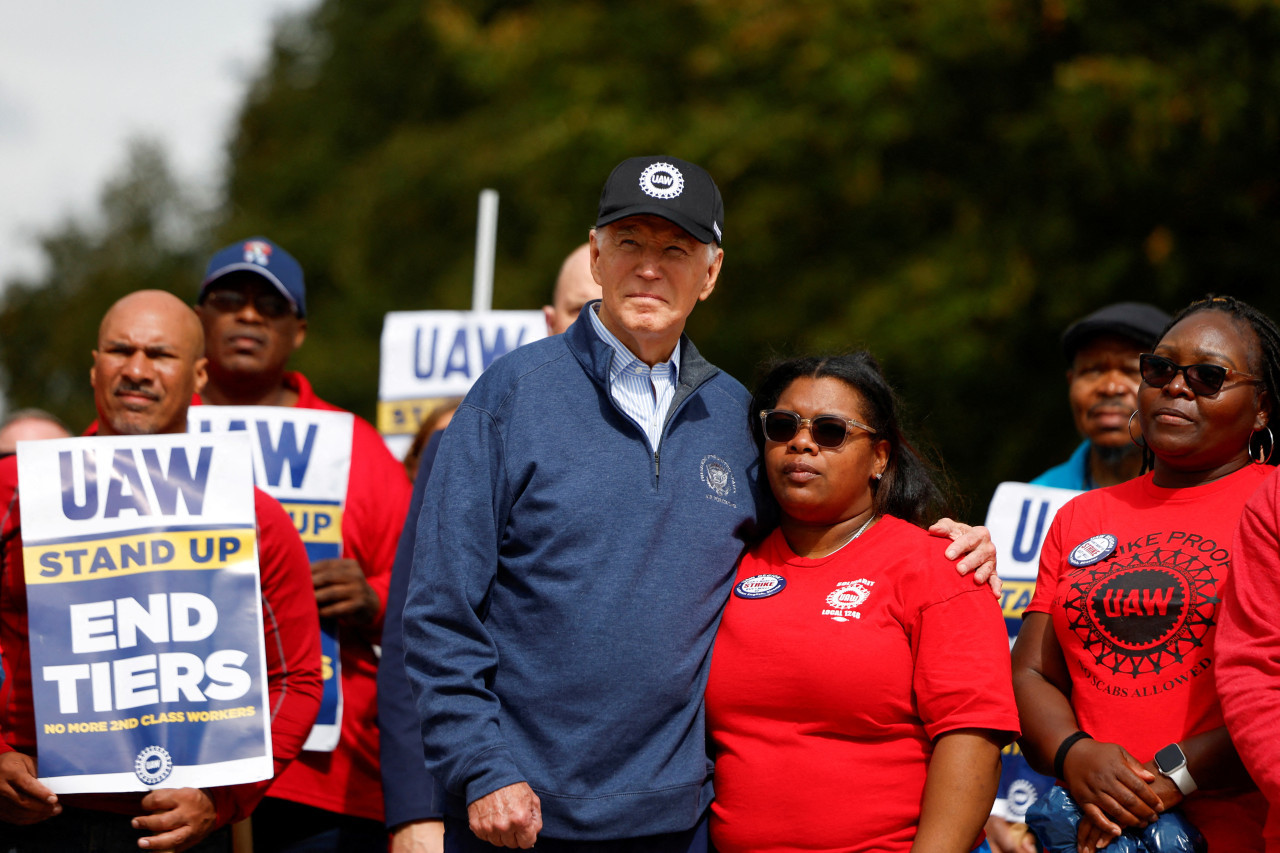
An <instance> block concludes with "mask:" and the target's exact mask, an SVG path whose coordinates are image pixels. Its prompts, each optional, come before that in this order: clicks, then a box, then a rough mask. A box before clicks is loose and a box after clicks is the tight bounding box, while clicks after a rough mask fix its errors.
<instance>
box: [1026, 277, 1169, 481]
mask: <svg viewBox="0 0 1280 853" xmlns="http://www.w3.org/2000/svg"><path fill="white" fill-rule="evenodd" d="M1169 319H1170V318H1169V315H1168V314H1166V313H1165V312H1163V311H1161V310H1160V309H1159V308H1157V307H1155V306H1154V305H1147V304H1145V303H1142V302H1118V303H1116V304H1114V305H1107V306H1106V307H1104V308H1099V309H1098V310H1097V311H1094V312H1093V313H1092V314H1090V315H1089V316H1087V317H1084V318H1083V319H1080V320H1077V321H1076V322H1075V323H1072V324H1071V325H1070V326H1068V327H1067V330H1066V331H1065V332H1063V334H1062V352H1063V355H1065V356H1066V359H1067V365H1068V367H1067V399H1068V401H1069V402H1070V404H1071V415H1072V417H1073V418H1075V422H1076V430H1077V431H1078V432H1079V433H1080V435H1081V437H1082V438H1083V439H1084V441H1083V442H1081V444H1080V446H1079V447H1077V448H1076V450H1075V452H1074V453H1073V454H1071V458H1070V459H1068V460H1067V461H1066V462H1064V463H1062V464H1061V465H1057V466H1055V467H1053V468H1050V469H1049V470H1048V471H1045V472H1044V473H1043V474H1041V475H1040V476H1039V477H1036V478H1035V479H1034V480H1032V481H1031V482H1032V483H1034V484H1035V485H1038V486H1057V487H1058V488H1060V489H1077V490H1079V491H1087V490H1089V489H1095V488H1099V487H1101V486H1114V485H1115V484H1116V483H1123V482H1125V481H1127V480H1131V479H1133V478H1134V477H1136V476H1138V469H1139V468H1140V467H1141V465H1142V453H1141V451H1140V449H1139V448H1138V446H1137V445H1136V444H1134V443H1133V441H1132V440H1131V438H1130V435H1129V418H1130V417H1131V416H1132V415H1133V412H1134V411H1135V410H1136V409H1137V407H1138V383H1139V382H1140V381H1141V376H1140V375H1139V374H1138V355H1139V354H1140V353H1144V352H1150V351H1151V348H1152V347H1154V346H1155V345H1156V341H1157V340H1158V339H1159V338H1160V333H1161V332H1163V331H1164V328H1165V326H1167V325H1168V324H1169Z"/></svg>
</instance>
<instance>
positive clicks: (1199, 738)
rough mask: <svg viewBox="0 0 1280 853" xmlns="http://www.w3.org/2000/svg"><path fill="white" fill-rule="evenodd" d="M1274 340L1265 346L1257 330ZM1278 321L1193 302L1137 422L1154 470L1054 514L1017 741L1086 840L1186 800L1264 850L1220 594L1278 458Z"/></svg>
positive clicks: (1216, 824) (1202, 819) (1210, 836)
mask: <svg viewBox="0 0 1280 853" xmlns="http://www.w3.org/2000/svg"><path fill="white" fill-rule="evenodd" d="M1264 338H1266V339H1268V340H1269V341H1271V342H1272V345H1271V346H1267V347H1264V346H1263V345H1262V343H1261V342H1262V340H1263V339H1264ZM1277 341H1280V331H1277V329H1276V327H1275V325H1274V324H1273V323H1272V322H1271V321H1270V320H1269V319H1267V317H1265V316H1264V315H1263V314H1261V313H1260V312H1258V311H1257V310H1255V309H1253V308H1251V307H1250V306H1248V305H1246V304H1244V303H1242V302H1239V301H1237V300H1235V299H1231V298H1211V299H1206V300H1202V301H1200V302H1195V303H1193V304H1192V305H1190V306H1189V307H1188V308H1186V309H1184V310H1183V311H1182V312H1181V313H1180V314H1179V315H1178V316H1177V317H1175V318H1174V322H1173V324H1172V325H1171V326H1170V327H1169V329H1168V330H1167V331H1166V332H1165V334H1164V336H1163V337H1162V338H1161V339H1160V342H1159V343H1158V344H1157V345H1156V347H1155V351H1154V353H1152V354H1146V355H1143V356H1141V359H1140V365H1141V371H1142V384H1141V385H1140V386H1139V389H1138V411H1137V415H1136V418H1135V420H1136V421H1137V423H1134V424H1132V426H1133V428H1134V431H1135V432H1136V431H1137V429H1138V428H1139V427H1140V428H1141V433H1142V436H1143V441H1144V442H1145V446H1146V448H1147V451H1146V452H1147V454H1148V466H1147V467H1152V466H1153V467H1152V470H1151V472H1150V473H1147V474H1144V475H1143V476H1141V477H1139V478H1137V479H1136V480H1131V481H1130V482H1128V483H1123V484H1121V485H1118V486H1112V487H1110V488H1106V489H1098V490H1096V491H1093V492H1087V493H1085V494H1083V495H1081V496H1079V497H1077V498H1075V499H1074V500H1072V501H1071V502H1070V503H1068V504H1067V505H1066V506H1065V507H1063V508H1062V509H1061V510H1059V511H1058V514H1057V517H1056V518H1055V519H1054V522H1053V525H1052V526H1051V527H1050V529H1049V533H1048V535H1047V536H1046V538H1045V543H1044V548H1043V550H1042V551H1041V556H1040V576H1039V578H1038V579H1037V581H1036V593H1035V596H1034V598H1033V599H1032V602H1031V605H1030V606H1029V607H1028V608H1027V612H1026V617H1025V622H1024V623H1023V626H1022V630H1021V631H1020V632H1019V634H1018V641H1017V644H1016V645H1015V646H1014V651H1013V671H1014V690H1015V692H1016V694H1017V697H1018V709H1019V711H1020V712H1021V714H1022V722H1023V728H1024V730H1025V734H1024V737H1023V740H1022V746H1023V751H1024V752H1025V753H1026V755H1027V757H1028V759H1029V760H1030V761H1031V762H1032V765H1033V766H1035V767H1036V769H1038V770H1040V771H1041V772H1043V773H1050V772H1052V773H1053V774H1054V775H1055V776H1056V777H1057V778H1058V779H1059V780H1061V782H1062V783H1063V784H1064V785H1065V786H1066V787H1067V789H1068V790H1070V792H1071V794H1072V796H1073V797H1074V798H1075V799H1076V801H1077V802H1078V803H1079V804H1080V805H1081V807H1082V809H1083V811H1084V813H1085V818H1084V819H1083V820H1082V821H1081V824H1080V825H1081V829H1080V834H1079V841H1080V845H1081V849H1082V850H1083V851H1086V853H1087V851H1092V850H1094V849H1096V848H1097V846H1099V845H1100V844H1102V843H1105V842H1109V841H1110V840H1111V839H1112V838H1113V837H1114V836H1116V835H1118V834H1119V833H1120V831H1121V828H1122V827H1137V826H1144V825H1146V824H1147V823H1149V822H1150V821H1152V820H1154V819H1155V817H1156V815H1157V814H1158V813H1160V812H1163V811H1166V810H1168V809H1170V808H1173V807H1174V806H1180V807H1181V808H1182V810H1183V811H1184V813H1185V814H1186V816H1187V817H1188V818H1189V819H1190V821H1191V822H1192V823H1193V824H1195V825H1196V827H1197V828H1199V830H1200V831H1201V832H1202V833H1203V834H1204V836H1205V838H1206V840H1208V842H1209V849H1210V851H1232V853H1237V851H1249V850H1262V849H1263V845H1262V824H1263V821H1264V819H1265V817H1266V813H1267V809H1266V803H1265V801H1264V800H1263V798H1262V796H1261V795H1260V794H1259V793H1258V792H1257V790H1256V789H1254V787H1253V785H1252V783H1251V781H1250V779H1249V777H1248V774H1246V773H1245V771H1244V769H1243V767H1242V765H1241V762H1240V759H1239V757H1238V756H1237V754H1236V750H1235V748H1234V747H1233V746H1232V743H1231V739H1230V737H1228V735H1227V731H1226V729H1225V728H1224V727H1223V719H1222V709H1221V707H1220V706H1219V704H1218V696H1217V693H1216V691H1215V689H1214V675H1215V668H1216V667H1215V664H1216V661H1217V654H1216V652H1215V649H1214V641H1215V637H1216V634H1217V631H1216V625H1217V621H1218V604H1219V601H1220V598H1221V593H1222V586H1223V582H1224V580H1225V579H1226V577H1227V573H1228V571H1229V570H1230V566H1231V559H1232V535H1233V533H1234V531H1235V528H1236V524H1237V522H1238V521H1239V520H1240V514H1241V512H1242V510H1243V508H1244V504H1245V501H1246V500H1247V499H1248V498H1249V496H1250V495H1251V494H1253V492H1254V491H1255V490H1256V489H1257V487H1258V485H1259V484H1260V483H1261V482H1262V481H1263V479H1265V477H1266V476H1267V474H1268V473H1270V472H1271V471H1272V468H1271V467H1270V466H1268V465H1265V464H1253V463H1251V461H1250V457H1251V455H1252V456H1253V457H1254V458H1256V459H1257V460H1258V461H1260V462H1265V461H1267V458H1266V457H1269V456H1270V455H1271V449H1272V446H1273V440H1272V439H1271V438H1270V435H1271V434H1270V431H1269V430H1268V429H1267V423H1268V421H1269V420H1270V417H1271V412H1272V400H1273V399H1274V397H1275V394H1276V391H1277V389H1278V386H1277V385H1276V381H1277V379H1280V363H1277V362H1278V360H1277V355H1276V347H1275V345H1274V344H1275V342H1277Z"/></svg>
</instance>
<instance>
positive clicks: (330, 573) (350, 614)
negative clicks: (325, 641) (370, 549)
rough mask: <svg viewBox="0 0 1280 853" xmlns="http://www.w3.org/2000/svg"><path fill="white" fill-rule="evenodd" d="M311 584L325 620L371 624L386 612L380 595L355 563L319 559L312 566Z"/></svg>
mask: <svg viewBox="0 0 1280 853" xmlns="http://www.w3.org/2000/svg"><path fill="white" fill-rule="evenodd" d="M311 582H312V584H313V585H314V586H315V588H316V605H317V606H319V608H320V616H321V618H324V619H337V620H338V621H339V622H344V623H346V624H348V625H370V624H372V623H373V622H374V620H376V619H377V618H378V613H379V612H380V611H381V610H382V602H381V601H379V600H378V594H377V593H376V592H374V591H373V587H371V586H369V582H368V581H367V580H365V577H364V570H363V569H361V568H360V564H359V563H357V562H356V561H355V560H348V559H345V558H343V559H333V560H316V561H315V562H314V563H312V564H311Z"/></svg>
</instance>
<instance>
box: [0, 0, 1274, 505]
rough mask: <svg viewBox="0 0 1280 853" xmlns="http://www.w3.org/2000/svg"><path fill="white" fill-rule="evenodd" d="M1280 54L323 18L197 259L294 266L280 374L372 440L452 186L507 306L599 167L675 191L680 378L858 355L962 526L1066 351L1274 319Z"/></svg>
mask: <svg viewBox="0 0 1280 853" xmlns="http://www.w3.org/2000/svg"><path fill="white" fill-rule="evenodd" d="M1277 47H1280V10H1278V9H1277V7H1276V4H1274V3H1271V2H1261V0H1194V2H1193V1H1192V0H1174V2H1170V3H1164V4H1153V3H1136V4H1134V3H1128V4H1125V3H1120V4H1116V3H1101V2H1083V1H1082V0H1039V2H1035V1H1034V0H1021V2H1019V0H930V2H927V3H923V2H906V3H903V2H883V0H879V2H877V0H793V2H787V3H777V2H764V0H732V1H731V0H649V2H646V3H608V2H604V0H542V2H537V3H534V2H529V0H431V2H422V0H417V2H415V1H414V0H322V2H321V3H320V5H319V6H318V7H317V9H316V10H315V11H314V12H313V13H312V14H309V15H307V16H304V17H301V18H296V19H292V20H289V21H286V22H283V23H282V24H281V25H280V27H279V28H278V31H277V34H276V38H275V41H274V45H273V52H272V57H271V60H270V62H269V64H268V65H267V67H266V68H265V69H264V71H263V73H262V75H261V76H260V78H259V79H258V80H257V81H256V82H255V84H254V85H253V87H252V89H251V90H250V92H249V93H248V96H247V98H246V101H245V104H244V107H243V109H242V112H241V115H240V119H239V123H238V127H237V130H236V132H235V135H234V139H233V141H232V143H231V158H230V159H231V170H230V172H229V174H228V177H227V184H226V196H227V203H226V206H225V210H224V213H223V217H222V220H221V224H220V225H219V226H218V236H219V240H218V242H228V241H230V240H233V239H237V238H240V237H243V236H247V235H249V234H255V233H264V234H267V235H269V236H271V237H273V238H274V239H277V240H278V241H280V242H281V243H282V244H283V245H285V246H286V247H288V248H289V250H290V251H291V252H293V253H294V254H295V255H296V256H297V257H298V258H299V259H300V260H301V261H302V263H303V265H304V267H305V268H306V270H307V277H308V286H309V291H310V293H309V298H308V305H309V308H310V310H311V318H310V322H311V331H310V335H311V336H310V338H309V340H308V342H307V344H306V346H305V347H304V348H303V351H302V352H300V353H299V355H298V364H299V366H300V367H301V368H302V369H304V370H306V371H307V372H308V373H310V374H311V375H312V378H313V379H314V380H315V382H316V384H317V386H318V387H319V388H320V390H321V392H322V393H323V394H324V395H325V396H327V397H330V398H331V399H333V400H334V401H335V402H338V403H341V404H343V405H346V406H349V407H351V408H353V409H356V410H357V411H360V412H362V413H365V414H371V413H372V410H373V399H374V395H375V388H376V381H377V358H376V353H377V340H378V334H379V332H380V328H381V321H382V316H383V314H384V313H385V312H386V311H388V310H392V309H418V308H455V309H458V308H466V307H468V306H469V304H470V296H469V292H470V280H471V275H470V272H471V264H472V257H473V251H474V249H473V246H474V231H475V207H476V193H477V191H478V190H479V189H480V188H482V187H494V188H496V189H498V190H499V191H500V192H501V193H502V207H501V213H500V223H499V237H498V257H497V264H496V288H495V289H496V294H495V307H497V308H529V307H534V306H536V305H539V304H541V303H542V302H544V301H546V296H547V292H548V290H549V288H550V286H551V283H552V280H553V277H554V275H555V271H556V269H557V267H558V265H559V262H560V260H561V258H563V256H564V255H565V254H566V253H567V252H568V251H569V249H570V248H572V247H573V246H574V245H575V244H577V243H579V242H581V241H582V240H583V239H585V236H586V231H587V229H588V227H589V226H590V224H591V222H592V221H593V218H594V212H595V206H596V202H597V199H598V194H599V191H600V187H601V185H602V183H603V181H604V178H605V176H606V175H607V174H608V171H609V170H610V169H611V168H612V167H613V165H615V164H616V163H617V162H618V161H619V160H621V159H623V158H624V157H627V156H631V155H635V154H645V153H659V152H666V153H671V154H674V155H676V156H680V157H683V158H686V159H689V160H693V161H695V162H698V163H701V164H703V165H705V166H706V167H707V168H708V169H709V170H710V171H711V173H712V174H713V175H714V176H715V177H716V180H717V182H718V183H719V185H720V188H721V190H722V192H723V194H724V197H725V202H726V210H727V222H726V233H725V250H726V253H727V255H726V264H725V269H724V273H723V275H722V278H721V285H720V287H719V289H718V290H717V292H716V293H715V294H714V295H713V296H712V298H711V300H710V302H709V303H708V304H707V305H705V306H701V307H700V308H699V309H698V310H697V311H695V313H694V317H693V319H692V321H691V324H690V332H691V334H692V336H693V338H694V339H695V340H696V341H697V342H698V344H699V346H700V348H701V349H702V350H703V351H704V352H706V353H707V354H708V355H709V356H710V357H711V358H712V359H713V360H714V361H716V362H717V363H719V364H721V365H722V366H723V367H725V368H726V369H728V370H729V371H730V372H732V373H734V374H735V375H737V376H738V377H739V378H741V379H743V380H744V381H745V382H747V383H748V384H750V383H751V381H752V380H753V379H754V378H755V375H756V366H757V365H758V363H759V362H760V361H761V360H762V359H764V358H767V357H768V356H770V355H772V354H786V353H792V352H797V351H809V350H842V349H848V348H851V347H855V346H867V347H869V348H870V349H872V350H873V351H874V352H876V353H877V354H878V355H879V356H880V358H881V360H882V361H883V363H884V364H885V366H886V369H887V372H888V373H889V375H890V377H891V378H892V379H893V380H894V382H895V384H897V385H898V387H899V388H900V389H901V390H902V392H903V395H904V397H905V398H906V399H907V400H908V401H909V402H910V403H911V404H912V406H911V408H912V409H913V411H914V413H915V415H916V416H917V421H918V422H919V423H920V424H921V426H922V427H923V432H924V433H925V434H926V435H927V436H928V437H930V438H931V439H932V441H933V443H934V444H935V445H936V446H937V447H938V448H939V449H940V451H941V453H942V455H943V456H944V457H945V458H946V460H947V461H948V463H949V464H950V466H951V468H952V471H953V473H954V475H955V478H956V479H957V481H958V482H959V483H961V485H962V486H963V490H964V491H965V492H966V493H967V494H968V495H969V496H970V497H971V498H973V499H974V503H975V504H976V506H975V509H976V514H979V515H980V513H981V508H982V505H983V504H984V503H985V499H986V496H987V495H988V494H989V493H990V490H991V488H992V487H993V486H994V484H995V483H996V482H998V481H999V480H1001V479H1025V478H1028V477H1030V476H1032V475H1034V474H1035V473H1038V472H1039V471H1041V470H1043V469H1044V468H1045V467H1047V466H1048V465H1050V464H1053V463H1056V462H1058V461H1060V460H1061V459H1063V458H1065V457H1066V455H1067V453H1068V452H1069V451H1070V449H1071V448H1072V446H1073V445H1074V440H1075V439H1074V436H1073V433H1072V427H1071V424H1070V419H1069V417H1068V414H1067V407H1066V401H1065V396H1066V395H1065V386H1064V382H1063V379H1062V372H1063V369H1064V367H1065V365H1064V364H1063V363H1062V360H1061V355H1060V353H1059V350H1058V345H1057V338H1058V335H1059V334H1060V333H1061V331H1062V329H1063V328H1064V327H1065V326H1066V325H1067V324H1068V323H1069V322H1070V321H1071V320H1073V319H1075V318H1076V317H1079V316H1081V315H1083V314H1084V313H1087V312H1088V311H1090V310H1092V309H1094V308H1096V307H1098V306H1099V305H1101V304H1104V303H1106V302H1110V301H1117V300H1121V299H1141V300H1147V301H1152V302H1156V303H1159V304H1162V305H1163V306H1165V307H1166V308H1169V309H1171V310H1172V309H1176V308H1178V307H1180V306H1181V305H1183V304H1185V303H1186V302H1188V301H1189V300H1190V299H1191V298H1193V297H1195V296H1198V295H1200V294H1202V293H1204V292H1207V291H1211V290H1217V291H1225V292H1233V293H1236V294H1237V295H1240V296H1242V297H1244V298H1246V299H1249V300H1251V301H1254V302H1256V303H1257V304H1259V305H1260V306H1261V307H1263V308H1264V309H1266V310H1268V311H1270V312H1271V313H1272V314H1273V315H1280V296H1277V295H1275V294H1274V289H1273V288H1267V287H1265V286H1264V285H1263V282H1266V281H1267V280H1268V279H1269V277H1270V275H1269V274H1270V269H1269V266H1270V261H1271V256H1272V254H1273V247H1274V246H1276V245H1277V244H1278V243H1280V241H1278V240H1277V237H1278V236H1280V235H1278V234H1277V229H1278V226H1280V217H1278V216H1277V201H1276V198H1277V181H1276V170H1275V166H1274V159H1275V152H1276V151H1277V142H1278V141H1280V50H1278V49H1277ZM5 364H6V366H9V365H11V361H10V360H8V359H7V358H6V361H5ZM9 369H12V368H11V367H9Z"/></svg>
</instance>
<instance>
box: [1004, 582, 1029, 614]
mask: <svg viewBox="0 0 1280 853" xmlns="http://www.w3.org/2000/svg"><path fill="white" fill-rule="evenodd" d="M1035 592H1036V582H1035V581H1004V591H1003V592H1001V593H1000V608H1001V609H1002V610H1004V615H1005V618H1006V619H1021V618H1022V611H1024V610H1026V609H1027V605H1028V604H1030V603H1031V596H1033V595H1035Z"/></svg>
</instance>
